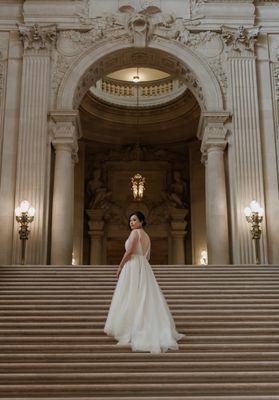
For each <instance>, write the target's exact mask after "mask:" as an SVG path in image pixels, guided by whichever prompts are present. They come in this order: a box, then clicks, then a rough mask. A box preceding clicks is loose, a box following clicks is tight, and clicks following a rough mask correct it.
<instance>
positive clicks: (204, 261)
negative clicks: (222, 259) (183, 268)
mask: <svg viewBox="0 0 279 400" xmlns="http://www.w3.org/2000/svg"><path fill="white" fill-rule="evenodd" d="M207 264H208V255H207V251H206V250H203V251H201V258H200V265H207Z"/></svg>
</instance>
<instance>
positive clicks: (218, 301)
mask: <svg viewBox="0 0 279 400" xmlns="http://www.w3.org/2000/svg"><path fill="white" fill-rule="evenodd" d="M0 296H1V295H0ZM20 300H21V301H20V303H19V301H18V298H16V296H14V298H13V297H12V298H11V297H7V298H2V299H1V298H0V307H1V308H2V307H3V306H4V307H6V306H12V305H13V306H14V305H18V307H21V306H27V305H28V306H29V305H31V306H35V307H36V306H41V305H43V306H48V305H50V306H51V307H52V306H61V305H62V306H63V307H64V306H66V307H67V306H75V307H80V306H86V307H94V306H96V307H99V306H109V305H110V303H111V298H107V297H104V298H94V299H92V297H85V298H84V299H80V298H75V297H73V298H70V299H69V298H68V297H67V296H66V298H64V296H63V298H62V299H59V298H57V296H53V297H50V298H49V297H46V298H44V299H41V298H38V296H35V298H33V297H31V298H30V299H29V298H25V297H23V298H22V296H21V298H20ZM168 304H169V305H170V306H172V305H175V306H176V307H184V305H186V306H187V307H192V308H195V307H197V306H200V307H212V308H214V307H217V306H218V309H219V308H220V307H228V308H230V307H232V306H233V307H244V308H245V307H255V308H257V307H258V306H259V307H262V306H263V307H265V306H266V307H270V306H272V307H278V306H279V299H277V298H276V297H275V298H271V299H268V298H265V297H262V298H255V297H252V298H251V297H249V296H248V298H243V297H241V298H237V297H236V298H232V297H227V298H225V299H224V298H216V297H214V296H211V297H206V298H204V299H201V298H200V297H199V298H195V299H194V298H193V297H192V296H189V298H177V297H175V298H169V299H168Z"/></svg>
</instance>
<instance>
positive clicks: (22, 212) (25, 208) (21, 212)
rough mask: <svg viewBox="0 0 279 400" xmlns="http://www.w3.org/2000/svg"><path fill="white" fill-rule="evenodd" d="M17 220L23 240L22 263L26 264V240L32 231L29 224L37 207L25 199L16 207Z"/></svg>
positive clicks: (20, 236)
mask: <svg viewBox="0 0 279 400" xmlns="http://www.w3.org/2000/svg"><path fill="white" fill-rule="evenodd" d="M15 215H16V221H17V222H18V223H19V230H18V233H19V238H20V240H21V265H24V264H25V251H26V241H27V240H28V236H29V233H30V229H29V224H31V222H32V221H33V220H34V215H35V208H34V207H31V206H30V203H29V201H27V200H23V201H22V202H21V203H20V206H19V207H17V208H16V209H15Z"/></svg>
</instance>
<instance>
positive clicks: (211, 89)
mask: <svg viewBox="0 0 279 400" xmlns="http://www.w3.org/2000/svg"><path fill="white" fill-rule="evenodd" d="M123 42H124V43H123ZM129 49H130V50H133V49H136V50H137V51H140V50H141V49H140V48H135V46H134V45H133V43H130V42H127V41H125V38H124V40H123V38H120V39H118V40H115V41H113V42H106V43H102V45H100V46H98V47H94V48H92V47H90V48H89V49H87V50H86V51H85V52H83V53H82V54H81V55H80V57H79V58H78V59H77V60H75V61H74V62H73V64H72V65H71V66H70V68H69V69H68V71H67V72H66V74H65V76H64V78H63V80H62V82H61V85H60V88H59V90H58V94H57V102H56V107H57V109H59V110H67V109H73V108H77V107H78V105H79V104H74V103H75V101H74V99H75V94H76V90H77V88H78V86H79V85H80V81H81V80H82V78H83V77H84V76H85V75H86V73H87V72H88V71H89V70H90V68H91V69H92V66H93V65H97V63H99V62H100V60H105V58H106V57H108V56H109V55H110V54H112V53H117V52H120V51H128V50H129ZM142 50H145V48H143V49H142ZM148 50H149V51H151V50H154V51H160V52H162V53H164V54H166V55H170V56H172V57H173V58H174V59H176V60H177V63H178V65H179V64H180V66H184V67H185V68H186V70H187V71H188V72H190V71H191V75H192V77H194V80H195V82H194V86H195V87H196V88H197V82H198V83H199V87H198V89H201V90H202V95H203V100H204V101H203V102H202V101H201V98H200V97H199V96H198V94H197V91H195V90H192V91H193V94H194V95H195V97H196V98H197V101H198V102H199V104H200V106H201V110H202V111H222V110H223V109H224V105H223V97H222V92H221V89H220V85H219V83H218V81H217V79H216V77H215V75H214V73H213V72H212V70H211V69H210V67H209V65H208V64H207V63H206V62H205V61H204V60H203V59H202V58H201V57H200V56H199V55H197V54H196V53H195V52H193V51H192V50H191V49H190V48H188V47H186V46H184V45H181V44H180V43H178V42H176V41H172V40H166V39H160V41H151V42H150V43H149V46H148ZM157 67H160V66H159V65H157ZM102 68H103V66H102V67H101V68H99V70H100V71H99V72H101V69H102ZM192 80H193V79H192ZM91 85H92V81H90V79H84V80H83V82H82V86H83V91H84V94H85V92H86V91H87V90H88V89H89V87H90V86H91ZM190 89H191V85H190ZM192 89H193V88H192Z"/></svg>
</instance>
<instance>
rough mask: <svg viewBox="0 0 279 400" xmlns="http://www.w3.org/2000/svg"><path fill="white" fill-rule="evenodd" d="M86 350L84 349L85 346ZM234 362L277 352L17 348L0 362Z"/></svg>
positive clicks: (268, 358)
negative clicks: (88, 350)
mask: <svg viewBox="0 0 279 400" xmlns="http://www.w3.org/2000/svg"><path fill="white" fill-rule="evenodd" d="M85 350H86V349H85ZM224 360H226V362H228V361H237V362H242V361H244V362H248V361H256V362H266V361H268V362H269V361H273V362H274V361H275V362H276V361H278V360H279V352H272V351H268V352H264V351H262V352H260V353H257V352H255V351H252V352H248V351H245V349H244V350H243V351H240V352H237V351H233V352H229V351H227V350H225V351H218V352H214V351H211V352H207V353H205V352H204V351H203V352H198V351H195V352H190V351H187V352H180V351H176V352H174V351H170V352H167V353H158V354H151V353H144V352H131V351H130V352H127V351H126V352H121V351H118V352H111V353H109V352H106V353H98V352H95V353H91V352H86V351H83V352H65V353H55V352H54V353H49V352H48V353H43V352H41V353H28V352H25V353H21V352H20V350H19V351H18V353H7V352H6V353H0V363H15V362H16V363H25V364H27V363H29V362H31V363H32V362H38V363H40V362H54V363H57V362H71V363H76V362H95V363H96V362H101V363H102V362H106V363H109V362H117V363H121V362H131V361H132V362H137V363H142V362H143V363H145V362H155V361H158V362H160V363H164V362H168V361H173V362H182V361H184V362H198V361H200V362H201V361H203V362H205V361H207V362H209V361H210V362H212V363H215V362H219V361H224Z"/></svg>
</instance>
